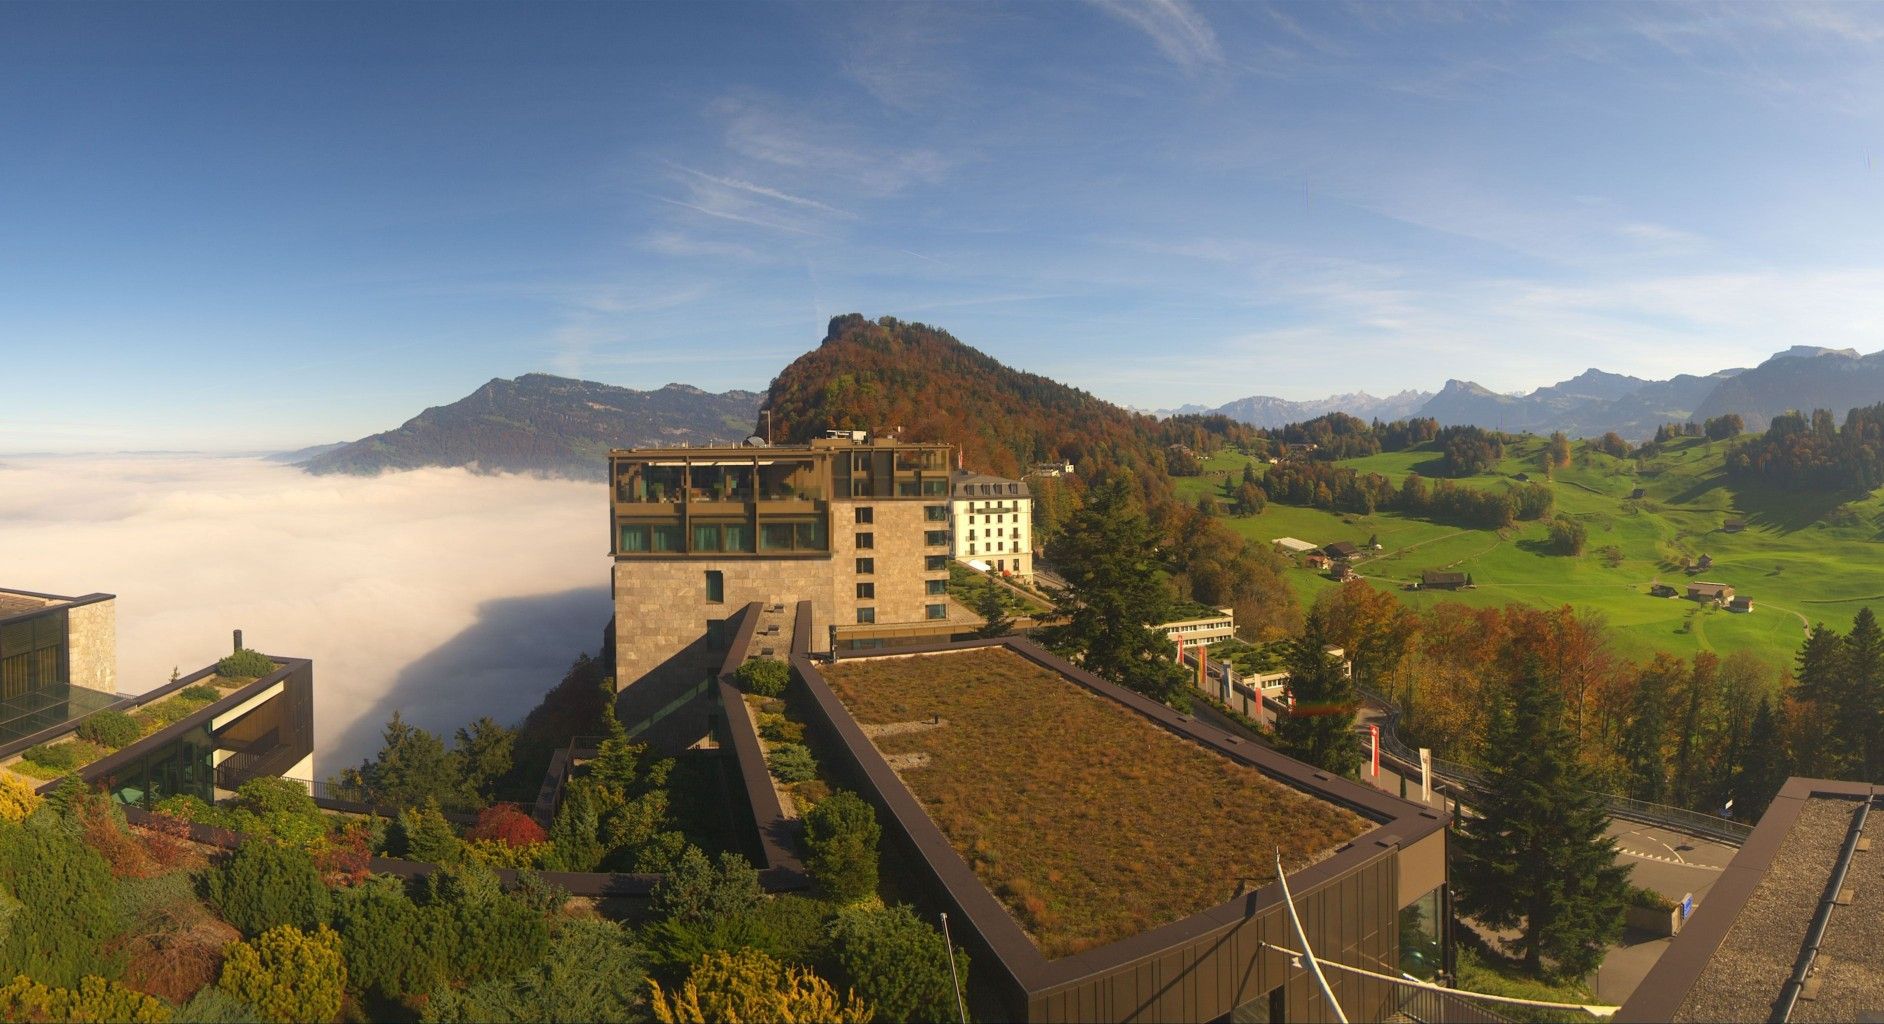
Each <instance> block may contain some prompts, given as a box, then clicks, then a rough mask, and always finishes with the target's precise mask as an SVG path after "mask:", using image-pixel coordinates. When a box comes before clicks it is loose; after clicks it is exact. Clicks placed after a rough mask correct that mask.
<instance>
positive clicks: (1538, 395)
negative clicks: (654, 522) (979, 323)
mask: <svg viewBox="0 0 1884 1024" xmlns="http://www.w3.org/2000/svg"><path fill="white" fill-rule="evenodd" d="M918 385H920V386H918ZM1877 402H1884V352H1877V353H1873V354H1871V355H1866V356H1861V355H1859V354H1858V353H1857V352H1856V351H1853V350H1851V349H1825V348H1815V347H1812V346H1805V345H1799V346H1794V347H1793V348H1790V349H1787V350H1786V351H1784V352H1780V353H1777V354H1775V355H1774V356H1773V357H1772V358H1770V359H1768V360H1766V361H1765V362H1763V363H1761V364H1760V365H1759V366H1756V367H1754V368H1752V369H1726V370H1717V371H1715V372H1713V373H1709V374H1705V375H1694V374H1681V375H1679V376H1676V377H1673V378H1671V379H1669V380H1644V379H1642V378H1640V377H1630V376H1626V375H1623V374H1617V373H1607V372H1605V371H1602V370H1598V369H1590V370H1586V371H1585V372H1583V373H1581V374H1578V375H1577V376H1575V377H1572V378H1570V379H1569V380H1566V381H1561V382H1559V383H1556V384H1552V385H1550V386H1548V387H1542V388H1538V389H1537V390H1535V391H1532V392H1531V393H1529V394H1524V395H1517V394H1499V393H1497V392H1495V391H1492V390H1490V389H1489V388H1485V387H1482V386H1480V385H1478V384H1475V383H1473V382H1471V381H1465V380H1449V381H1447V382H1446V384H1445V386H1444V387H1442V388H1440V389H1439V391H1437V392H1426V391H1413V390H1409V391H1402V392H1400V393H1399V394H1396V395H1390V396H1388V397H1385V398H1377V397H1375V396H1373V395H1369V394H1366V393H1365V392H1356V393H1354V394H1347V395H1335V396H1333V397H1330V398H1325V399H1321V400H1319V401H1310V402H1295V401H1289V400H1286V399H1281V398H1272V397H1268V396H1263V395H1255V396H1251V397H1249V398H1243V399H1238V400H1237V401H1234V402H1229V403H1226V404H1224V405H1221V406H1218V407H1216V408H1214V409H1207V408H1203V407H1201V406H1195V405H1191V406H1185V407H1184V408H1182V409H1178V410H1174V411H1175V412H1177V413H1208V414H1222V415H1224V416H1227V417H1230V418H1231V419H1235V420H1239V421H1241V422H1244V423H1249V424H1252V425H1254V426H1258V427H1271V428H1272V427H1279V426H1282V425H1284V424H1287V423H1299V422H1301V421H1304V420H1309V419H1313V418H1315V417H1317V416H1320V415H1324V414H1326V413H1329V412H1336V411H1339V412H1345V413H1348V414H1350V415H1353V416H1358V417H1360V418H1362V419H1369V420H1372V419H1379V420H1395V419H1404V418H1407V417H1410V416H1429V417H1432V418H1433V419H1436V420H1438V421H1439V422H1440V423H1441V424H1443V425H1448V426H1450V425H1454V424H1474V425H1477V426H1482V427H1491V428H1495V429H1502V430H1507V431H1514V432H1516V431H1531V432H1533V433H1548V432H1551V431H1555V430H1561V431H1564V432H1565V433H1567V434H1570V435H1571V436H1573V437H1593V436H1597V435H1601V434H1603V433H1606V432H1609V431H1615V432H1616V433H1618V434H1621V435H1623V436H1624V437H1626V438H1629V439H1632V440H1642V439H1645V438H1648V437H1650V436H1652V435H1653V434H1654V432H1655V428H1656V427H1657V426H1659V425H1661V424H1663V423H1674V422H1687V421H1697V422H1698V421H1700V420H1703V419H1707V418H1711V417H1714V416H1719V415H1722V414H1724V413H1728V412H1737V413H1739V414H1740V415H1741V417H1742V418H1744V419H1745V420H1746V426H1747V429H1749V430H1763V429H1765V427H1766V425H1767V423H1768V422H1769V421H1770V420H1771V419H1772V417H1773V416H1775V415H1777V414H1779V413H1782V412H1785V411H1787V410H1788V409H1799V410H1803V411H1810V410H1812V409H1815V408H1825V409H1830V410H1832V412H1833V413H1834V414H1835V415H1836V416H1838V417H1839V418H1840V419H1841V420H1842V419H1843V417H1844V414H1845V412H1846V410H1848V409H1851V408H1854V407H1857V406H1863V405H1871V404H1874V403H1877ZM768 403H769V406H770V407H771V408H773V409H774V410H775V411H776V414H777V415H776V417H775V418H776V420H777V422H776V423H775V424H774V426H775V427H776V428H777V435H778V437H779V439H780V440H784V439H786V438H787V437H791V438H792V439H802V438H803V437H808V436H814V435H815V434H816V433H817V432H819V431H822V430H824V429H826V428H827V427H864V428H866V429H872V430H880V431H884V432H892V431H895V430H897V429H899V428H900V429H902V430H903V431H904V432H905V434H906V436H909V437H922V438H938V439H944V440H951V441H955V442H956V443H959V444H961V445H962V446H963V447H964V449H965V451H966V453H967V455H968V457H969V458H970V459H971V461H973V462H975V463H976V464H977V465H978V466H981V467H982V468H985V469H989V470H991V471H993V472H998V473H1003V472H1005V473H1011V472H1016V471H1019V470H1021V469H1022V468H1024V467H1025V466H1026V465H1027V464H1028V463H1029V462H1031V461H1033V460H1037V459H1048V458H1058V457H1064V458H1071V459H1074V460H1075V461H1076V462H1077V461H1081V460H1082V459H1085V458H1090V457H1092V456H1094V455H1101V454H1103V457H1105V458H1109V459H1115V460H1120V461H1123V462H1126V463H1128V464H1130V465H1132V466H1134V467H1144V468H1146V469H1149V468H1150V464H1151V463H1153V462H1155V461H1156V458H1157V455H1158V453H1159V452H1160V451H1161V449H1162V445H1163V444H1165V443H1167V442H1168V441H1169V438H1165V437H1164V436H1163V433H1164V432H1163V431H1162V429H1161V428H1160V427H1159V425H1158V423H1159V421H1158V420H1156V419H1154V418H1152V417H1150V416H1146V415H1142V414H1138V413H1134V412H1133V411H1131V410H1127V409H1124V408H1121V407H1119V406H1116V405H1113V404H1111V403H1108V402H1105V401H1102V400H1100V399H1098V398H1095V397H1094V396H1092V395H1089V394H1087V393H1085V392H1083V391H1079V390H1077V389H1074V388H1070V387H1067V386H1065V385H1063V384H1059V383H1058V382H1055V381H1052V380H1049V379H1047V378H1045V377H1041V376H1038V375H1036V374H1030V373H1026V372H1024V371H1020V370H1016V369H1011V368H1009V367H1006V366H1003V365H1002V364H1000V363H999V362H997V361H995V360H994V359H992V358H990V357H989V356H987V355H985V354H984V353H981V352H979V351H976V350H975V349H973V348H970V347H969V346H967V345H964V344H962V343H961V342H959V341H957V340H955V339H954V338H952V337H950V336H949V335H948V334H946V333H945V332H942V331H939V330H936V329H934V328H929V327H925V326H923V325H921V324H908V323H899V322H897V321H895V320H892V319H889V318H885V319H884V320H881V321H875V322H872V321H867V320H865V319H864V318H863V317H861V316H857V315H855V314H851V315H849V316H844V317H838V318H835V319H833V321H832V323H831V329H830V333H829V334H828V335H827V337H826V338H825V339H824V341H823V343H822V344H821V345H820V346H819V347H817V348H814V349H812V350H811V351H809V352H807V353H805V354H804V355H803V356H800V357H799V358H798V359H797V360H795V361H793V363H792V364H791V365H790V366H787V367H785V368H784V369H783V370H782V371H780V373H779V376H778V377H777V378H775V379H774V381H773V383H772V388H771V392H770V394H769V395H768V394H762V393H760V392H756V391H727V392H724V393H721V394H714V393H711V392H707V391H702V390H700V389H699V388H694V387H689V386H687V385H685V384H669V385H667V386H666V387H663V388H660V389H658V390H655V391H635V390H632V389H630V388H623V387H616V386H613V385H609V384H600V383H596V382H594V381H584V380H573V379H570V378H567V377H553V376H550V375H548V374H541V373H531V374H525V375H523V376H521V377H518V378H517V379H515V380H505V379H503V378H498V379H495V380H492V381H490V382H489V383H487V384H485V385H484V386H483V387H480V388H479V389H477V390H476V391H474V392H472V393H471V394H470V395H468V396H466V397H464V398H462V399H460V400H458V401H456V402H453V403H451V404H450V405H443V406H438V407H435V408H431V409H427V410H425V411H424V412H422V413H420V414H419V415H417V416H415V417H413V418H412V419H410V420H408V421H406V423H405V424H404V425H402V426H400V427H399V428H398V429H396V430H389V431H386V432H384V433H380V434H374V435H373V436H371V437H366V438H362V439H360V440H358V441H352V442H346V443H341V444H333V445H320V446H316V447H313V448H305V449H302V450H300V451H297V452H286V453H282V454H280V455H275V456H271V458H274V459H276V460H277V461H282V462H289V463H294V464H298V465H300V466H301V467H302V468H303V469H305V470H307V471H308V472H310V473H356V474H371V473H378V472H380V471H382V470H388V469H413V468H417V467H420V466H466V467H469V468H471V469H473V470H476V471H482V472H518V473H537V474H543V475H549V476H563V477H575V478H584V479H601V478H602V476H603V475H604V473H605V471H606V467H605V465H604V456H605V455H606V453H607V451H608V449H610V448H617V447H620V448H629V447H648V446H655V445H707V444H713V443H721V444H729V443H736V442H738V441H740V440H742V439H743V438H745V437H746V436H748V435H749V434H751V433H752V432H753V431H754V430H756V429H757V427H756V424H757V422H758V419H759V409H760V407H761V406H763V405H767V404H768ZM1161 470H1162V466H1159V467H1158V470H1157V471H1161ZM1157 471H1154V472H1157Z"/></svg>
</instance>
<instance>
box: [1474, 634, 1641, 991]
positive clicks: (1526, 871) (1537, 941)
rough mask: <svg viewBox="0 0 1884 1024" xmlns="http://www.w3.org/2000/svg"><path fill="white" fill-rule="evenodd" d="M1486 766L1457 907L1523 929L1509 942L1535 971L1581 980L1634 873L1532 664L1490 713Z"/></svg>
mask: <svg viewBox="0 0 1884 1024" xmlns="http://www.w3.org/2000/svg"><path fill="white" fill-rule="evenodd" d="M1485 764H1486V770H1485V782H1484V786H1483V788H1482V789H1481V790H1480V791H1479V792H1478V793H1477V794H1476V795H1475V796H1474V797H1473V798H1472V805H1473V810H1474V811H1476V812H1477V815H1478V816H1477V817H1473V818H1467V819H1466V820H1465V822H1464V824H1463V827H1462V828H1461V830H1460V834H1459V843H1458V851H1459V857H1458V860H1457V861H1456V862H1455V863H1456V864H1457V870H1456V871H1455V873H1454V883H1455V885H1456V886H1457V889H1458V895H1459V901H1460V906H1461V908H1462V909H1463V910H1465V912H1466V913H1468V914H1471V915H1472V916H1473V917H1475V918H1477V919H1478V920H1479V921H1482V922H1484V923H1485V924H1487V925H1490V926H1491V927H1494V928H1509V927H1518V928H1519V934H1518V937H1517V938H1516V939H1515V940H1513V945H1514V946H1515V947H1516V950H1517V952H1518V953H1519V955H1520V956H1521V957H1522V958H1523V961H1524V964H1525V966H1526V968H1528V969H1529V970H1530V971H1531V972H1532V973H1533V974H1543V973H1544V972H1545V971H1546V969H1549V970H1550V972H1551V973H1554V974H1556V975H1558V976H1562V977H1581V976H1582V975H1584V974H1587V973H1588V972H1590V971H1591V970H1593V969H1595V967H1596V966H1597V965H1598V964H1599V963H1601V962H1602V959H1603V951H1604V948H1605V947H1606V946H1607V945H1608V944H1609V943H1610V942H1611V941H1613V940H1614V939H1615V938H1616V937H1617V936H1618V935H1620V934H1621V932H1622V912H1623V899H1624V894H1625V893H1626V891H1627V889H1628V881H1629V869H1628V868H1626V867H1621V866H1618V865H1617V864H1616V845H1615V842H1614V840H1612V839H1610V838H1609V837H1608V836H1607V835H1606V834H1605V829H1606V828H1607V826H1608V824H1609V821H1608V814H1607V809H1606V807H1605V806H1604V800H1603V797H1602V796H1601V795H1600V793H1599V792H1598V791H1597V786H1596V784H1595V781H1594V780H1593V779H1592V778H1591V777H1590V772H1589V769H1587V768H1585V767H1584V766H1583V765H1582V764H1581V763H1580V762H1579V761H1578V759H1577V751H1576V738H1575V737H1574V736H1573V735H1571V733H1570V730H1569V728H1568V727H1567V726H1566V725H1565V724H1564V720H1563V698H1562V696H1561V695H1560V694H1559V693H1558V691H1557V687H1556V685H1555V684H1554V682H1553V681H1551V680H1549V679H1547V678H1545V676H1544V673H1543V671H1542V666H1541V665H1540V664H1539V662H1538V661H1537V660H1536V659H1535V657H1533V658H1531V659H1528V660H1527V663H1526V664H1524V665H1522V666H1520V669H1519V673H1518V678H1516V679H1515V680H1513V685H1512V689H1511V693H1510V695H1509V696H1506V697H1502V698H1500V699H1499V700H1497V701H1496V702H1495V703H1494V704H1493V707H1492V714H1491V722H1490V725H1489V727H1488V729H1487V734H1486V750H1485Z"/></svg>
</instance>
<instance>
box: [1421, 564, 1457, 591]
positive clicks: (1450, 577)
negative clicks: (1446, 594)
mask: <svg viewBox="0 0 1884 1024" xmlns="http://www.w3.org/2000/svg"><path fill="white" fill-rule="evenodd" d="M1465 585H1466V574H1465V573H1462V572H1451V571H1448V570H1444V569H1427V570H1425V571H1423V572H1421V573H1420V586H1421V587H1422V588H1423V589H1426V590H1457V589H1459V588H1460V587H1463V586H1465Z"/></svg>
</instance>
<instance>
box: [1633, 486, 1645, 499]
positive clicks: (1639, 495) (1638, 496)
mask: <svg viewBox="0 0 1884 1024" xmlns="http://www.w3.org/2000/svg"><path fill="white" fill-rule="evenodd" d="M1647 493H1648V492H1647V491H1644V490H1643V489H1642V488H1640V487H1638V488H1636V489H1635V490H1633V491H1630V492H1629V498H1630V500H1632V501H1639V500H1641V498H1642V497H1643V495H1645V494H1647Z"/></svg>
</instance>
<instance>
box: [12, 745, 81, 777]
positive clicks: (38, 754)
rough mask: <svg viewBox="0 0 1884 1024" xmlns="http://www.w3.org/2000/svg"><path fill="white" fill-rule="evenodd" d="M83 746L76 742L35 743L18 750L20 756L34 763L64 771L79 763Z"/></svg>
mask: <svg viewBox="0 0 1884 1024" xmlns="http://www.w3.org/2000/svg"><path fill="white" fill-rule="evenodd" d="M83 751H84V748H82V747H80V746H79V745H78V744H76V743H35V744H33V745H32V746H30V747H27V748H26V749H25V750H22V751H20V757H22V758H24V759H25V760H28V761H31V762H33V763H34V764H36V765H40V766H42V767H46V768H51V769H53V770H54V771H61V772H62V771H65V770H67V769H69V768H75V767H77V766H78V764H79V755H80V754H81V753H83Z"/></svg>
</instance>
